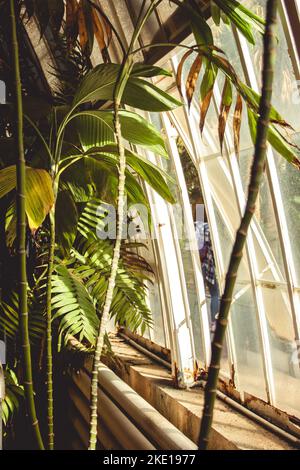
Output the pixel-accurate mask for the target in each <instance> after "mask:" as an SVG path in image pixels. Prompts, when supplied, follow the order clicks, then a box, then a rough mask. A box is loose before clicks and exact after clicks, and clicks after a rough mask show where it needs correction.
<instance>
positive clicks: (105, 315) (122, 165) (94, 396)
mask: <svg viewBox="0 0 300 470" xmlns="http://www.w3.org/2000/svg"><path fill="white" fill-rule="evenodd" d="M118 110H119V104H118V103H116V102H115V133H116V139H117V143H118V149H119V185H118V222H117V236H116V243H115V246H114V252H113V259H112V265H111V272H110V277H109V281H108V287H107V293H106V298H105V304H104V308H103V312H102V318H101V322H100V329H99V334H98V338H97V345H96V351H95V356H94V363H93V371H92V383H91V423H90V443H89V450H95V449H96V444H97V422H98V412H97V408H98V406H97V405H98V370H99V364H100V359H101V353H102V349H103V343H104V335H105V332H106V327H107V323H108V321H109V313H110V307H111V303H112V300H113V293H114V288H115V281H116V276H117V271H118V264H119V258H120V249H121V242H122V231H123V230H122V229H123V220H124V206H125V197H124V196H125V170H126V157H125V151H124V146H123V145H122V136H121V126H120V121H119V114H118Z"/></svg>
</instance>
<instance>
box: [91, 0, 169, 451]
mask: <svg viewBox="0 0 300 470" xmlns="http://www.w3.org/2000/svg"><path fill="white" fill-rule="evenodd" d="M160 2H161V0H158V1H157V2H152V3H151V5H150V7H149V8H148V9H147V10H146V12H145V15H144V16H143V11H144V7H145V1H143V3H142V6H141V9H140V14H139V17H138V21H137V26H136V29H135V31H134V33H133V36H132V39H131V42H130V46H129V48H128V51H127V54H126V56H125V57H124V60H123V63H122V67H121V70H120V74H119V77H118V80H117V82H116V86H115V91H114V132H115V136H116V141H117V146H118V152H119V184H118V219H117V235H116V242H115V246H114V251H113V259H112V264H111V271H110V276H109V280H108V287H107V291H106V297H105V302H104V307H103V312H102V317H101V321H100V326H99V332H98V337H97V342H96V350H95V355H94V361H93V368H92V381H91V418H90V441H89V450H96V445H97V422H98V370H99V366H100V359H101V353H102V349H103V343H104V335H105V331H106V327H107V324H108V321H109V313H110V307H111V303H112V300H113V294H114V288H115V283H116V276H117V271H118V264H119V259H120V249H121V242H122V233H123V221H124V215H125V214H124V207H125V180H126V176H125V175H126V173H125V171H126V155H125V148H124V145H123V139H122V132H121V123H120V119H119V109H120V104H121V99H122V95H123V91H124V89H125V86H126V83H127V81H128V78H129V76H130V73H131V69H132V66H133V61H132V57H131V51H132V50H133V47H134V45H135V42H136V40H137V38H138V37H139V35H140V32H141V30H142V28H143V26H144V24H145V22H146V21H147V19H148V18H149V16H150V14H151V13H152V11H153V10H154V9H155V8H156V6H157V5H158V4H159V3H160Z"/></svg>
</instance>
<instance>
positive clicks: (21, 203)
mask: <svg viewBox="0 0 300 470" xmlns="http://www.w3.org/2000/svg"><path fill="white" fill-rule="evenodd" d="M10 17H11V34H12V42H11V43H12V50H13V70H14V85H15V86H14V95H15V109H16V122H15V132H16V136H15V141H16V144H17V152H18V159H17V165H16V166H17V241H18V271H19V272H18V275H19V280H18V293H19V319H20V329H21V340H22V352H23V362H24V377H25V380H24V389H25V397H26V404H27V409H28V414H29V417H30V420H31V425H32V428H33V431H34V435H35V438H36V442H37V445H38V447H39V449H44V444H43V440H42V436H41V433H40V427H39V422H38V420H37V416H36V409H35V402H34V392H33V382H32V365H31V351H30V341H29V332H28V305H27V275H26V251H25V248H26V214H25V184H26V181H25V178H26V172H25V157H24V144H23V109H22V88H21V78H20V65H19V47H18V40H17V27H16V16H15V0H10Z"/></svg>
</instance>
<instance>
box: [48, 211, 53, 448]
mask: <svg viewBox="0 0 300 470" xmlns="http://www.w3.org/2000/svg"><path fill="white" fill-rule="evenodd" d="M49 220H50V241H49V257H48V271H47V290H46V316H47V417H48V447H49V450H53V449H54V424H53V363H52V357H53V354H52V309H51V293H52V273H53V265H54V250H55V204H54V205H53V207H52V208H51V210H50V213H49Z"/></svg>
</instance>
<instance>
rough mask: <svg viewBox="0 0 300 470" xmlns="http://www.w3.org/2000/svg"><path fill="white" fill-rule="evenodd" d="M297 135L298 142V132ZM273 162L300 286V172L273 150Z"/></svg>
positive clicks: (299, 285)
mask: <svg viewBox="0 0 300 470" xmlns="http://www.w3.org/2000/svg"><path fill="white" fill-rule="evenodd" d="M298 136H299V137H298V138H299V143H300V134H298ZM275 164H276V167H277V171H278V177H279V184H280V188H281V195H282V200H283V206H284V210H285V217H286V223H287V227H288V232H289V239H290V244H291V249H292V253H293V260H294V268H295V271H296V283H297V286H298V287H300V193H299V187H300V174H299V170H298V169H297V168H295V167H293V166H292V165H291V164H290V163H288V162H287V161H286V160H284V159H283V158H282V157H281V156H280V155H278V154H277V152H275Z"/></svg>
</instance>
